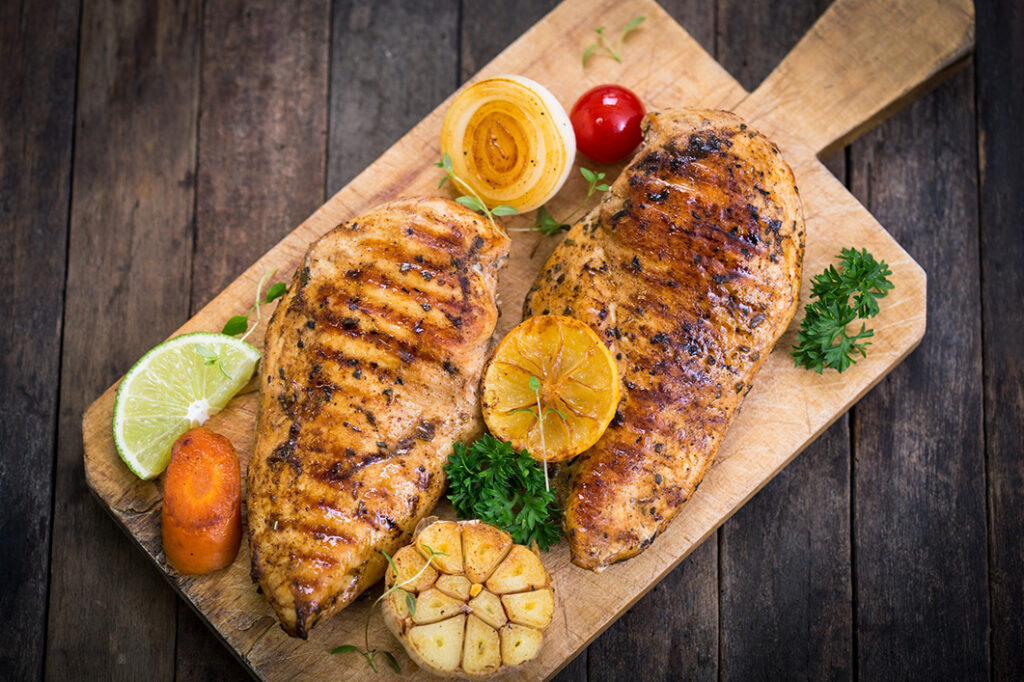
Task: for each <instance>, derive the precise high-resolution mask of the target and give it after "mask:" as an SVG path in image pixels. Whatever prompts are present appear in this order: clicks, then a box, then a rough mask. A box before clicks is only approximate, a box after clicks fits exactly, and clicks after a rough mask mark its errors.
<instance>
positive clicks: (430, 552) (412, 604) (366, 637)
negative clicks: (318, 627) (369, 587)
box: [331, 545, 448, 675]
mask: <svg viewBox="0 0 1024 682" xmlns="http://www.w3.org/2000/svg"><path fill="white" fill-rule="evenodd" d="M423 548H424V549H426V550H427V561H426V563H424V564H423V568H421V569H420V570H419V572H417V573H416V575H414V576H412V577H411V578H406V579H405V580H403V581H402V582H398V578H399V577H400V575H401V574H400V573H399V572H398V567H397V566H395V562H394V561H393V560H392V559H391V555H390V554H388V553H387V552H385V551H384V550H381V551H380V553H381V554H383V555H384V558H385V559H387V560H388V565H390V566H391V570H393V571H394V572H395V584H394V585H392V586H391V587H390V588H388V589H387V590H385V591H384V594H382V595H380V596H379V597H377V600H376V601H375V602H373V605H372V606H371V607H370V608H368V609H367V610H366V624H365V626H364V627H363V644H364V645H365V646H366V648H365V649H360V648H359V647H357V646H355V645H354V644H342V645H341V646H339V647H335V648H333V649H331V653H332V654H350V653H355V654H359V655H360V656H362V657H363V658H365V659H366V662H367V663H369V664H370V668H372V669H373V672H380V671H379V670H378V669H377V657H378V656H383V657H384V659H385V660H386V661H387V662H388V664H389V665H390V666H391V667H392V668H393V669H394V671H395V672H396V673H397V674H399V675H401V674H402V666H400V665H398V659H396V658H395V655H394V654H393V653H391V652H390V651H388V650H387V649H371V648H370V615H371V614H372V613H373V611H374V608H375V607H376V606H377V604H379V603H381V602H382V601H383V600H384V598H385V597H387V596H388V595H389V594H391V593H392V592H401V593H402V594H404V595H405V608H407V609H409V614H410V615H413V616H415V615H416V596H415V595H414V594H413V593H412V592H409V591H408V590H404V589H402V588H403V587H405V586H406V585H408V584H409V583H413V582H416V580H418V579H419V577H420V576H421V575H423V572H424V571H426V570H427V569H428V568H430V564H431V562H432V560H433V558H434V557H436V556H448V555H447V554H445V553H444V552H438V551H435V550H434V549H432V548H431V547H430V545H423Z"/></svg>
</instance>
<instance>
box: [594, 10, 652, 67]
mask: <svg viewBox="0 0 1024 682" xmlns="http://www.w3.org/2000/svg"><path fill="white" fill-rule="evenodd" d="M646 19H647V17H634V18H633V19H632V20H630V22H629V23H628V24H626V26H625V28H623V29H622V32H621V33H619V40H618V42H617V43H616V45H615V47H612V46H611V44H610V43H609V42H608V37H607V36H606V35H605V32H604V26H598V27H597V28H595V29H594V33H596V34H597V42H596V43H594V44H592V45H588V46H587V49H586V50H584V51H583V68H587V58H588V57H590V55H592V54H593V53H594V52H603V53H604V54H606V55H608V56H609V57H611V58H612V59H614V60H615V61H617V62H619V63H620V64H621V63H622V54H621V51H622V41H624V40H625V39H626V36H627V35H629V34H630V33H632V32H633V31H635V30H636V29H637V27H638V26H640V24H642V23H643V22H644V20H646Z"/></svg>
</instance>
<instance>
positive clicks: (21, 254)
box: [0, 2, 78, 680]
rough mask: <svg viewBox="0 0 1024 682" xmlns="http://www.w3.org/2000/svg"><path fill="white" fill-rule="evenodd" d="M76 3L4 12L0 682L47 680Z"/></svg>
mask: <svg viewBox="0 0 1024 682" xmlns="http://www.w3.org/2000/svg"><path fill="white" fill-rule="evenodd" d="M77 35H78V5H77V3H74V2H57V3H45V4H44V3H32V4H31V5H29V6H28V7H24V8H23V7H19V5H17V4H15V3H4V4H3V5H0V64H4V65H5V66H4V67H3V68H4V69H5V70H6V71H7V73H8V74H10V77H9V78H5V77H0V84H2V87H0V234H2V235H3V237H4V241H5V245H4V248H3V249H2V250H0V273H3V276H4V278H5V280H6V281H7V286H6V289H7V293H6V296H4V303H3V311H4V315H3V316H4V320H5V324H3V325H2V326H0V348H2V349H3V351H2V357H3V362H2V363H0V404H2V405H3V406H4V407H3V410H4V411H3V417H2V418H0V443H2V444H3V445H0V447H2V448H3V456H2V457H0V564H2V568H0V581H2V582H3V583H4V584H5V585H7V586H9V587H5V588H3V589H0V612H2V613H6V614H8V617H7V618H3V619H2V621H0V642H3V645H2V646H0V679H10V680H16V679H34V678H38V677H40V676H41V675H42V671H43V657H44V650H43V647H41V646H39V643H40V642H42V641H43V640H44V639H45V637H46V603H47V584H48V575H49V571H50V529H51V526H52V521H53V518H52V494H53V472H54V461H53V451H54V443H55V440H56V431H55V428H54V427H55V425H56V420H57V390H58V387H59V385H60V343H61V330H62V326H61V323H62V317H63V309H64V277H65V257H66V254H67V216H68V202H69V200H70V195H71V182H70V177H71V147H72V145H71V137H72V130H73V125H74V109H75V106H74V102H75V99H74V92H75V64H76V55H77V51H78V38H77Z"/></svg>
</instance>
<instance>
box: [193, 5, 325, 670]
mask: <svg viewBox="0 0 1024 682" xmlns="http://www.w3.org/2000/svg"><path fill="white" fill-rule="evenodd" d="M203 12H204V14H203V18H202V34H203V35H204V36H217V39H216V40H207V41H205V42H204V44H203V63H202V73H201V80H200V92H201V93H202V102H201V112H200V116H199V140H198V158H197V167H198V174H197V182H196V219H195V249H194V255H193V260H192V282H191V290H190V296H189V300H190V307H189V309H190V311H191V312H195V311H197V310H199V309H200V308H201V307H202V306H203V305H205V304H206V303H208V302H209V301H210V299H211V298H213V296H214V295H215V294H216V293H217V292H218V291H220V290H221V289H222V288H224V286H225V285H227V284H228V283H229V282H230V281H231V280H233V279H234V278H235V277H237V276H238V275H239V273H241V272H242V271H244V270H245V268H246V267H248V266H249V264H251V263H252V262H253V261H254V260H256V259H257V258H259V256H260V255H262V254H263V253H264V252H265V251H266V250H267V249H269V248H270V247H271V246H273V245H274V244H275V243H277V242H278V241H279V240H280V239H282V238H283V237H284V236H285V235H286V234H288V232H289V231H291V228H292V226H294V225H295V224H297V223H299V222H301V221H302V219H303V218H305V217H306V216H307V215H309V214H310V213H311V212H312V211H313V210H314V209H315V208H316V207H317V206H319V205H320V204H321V203H322V202H323V199H324V192H323V188H324V181H325V148H326V137H327V110H326V109H325V107H324V102H325V101H326V98H327V87H328V83H327V80H328V71H329V65H328V52H329V50H328V43H327V39H328V36H329V32H330V26H329V16H330V4H329V2H327V0H322V1H321V2H307V3H302V4H293V3H279V2H272V1H271V2H266V1H264V2H218V3H206V4H204V6H203ZM232 677H235V678H243V679H244V678H245V677H248V675H247V673H246V672H245V670H244V669H243V668H241V667H240V666H239V665H238V663H237V661H236V660H235V659H234V657H233V656H232V655H231V653H230V650H229V649H227V648H225V647H224V646H223V644H222V643H221V642H219V641H218V640H217V639H216V638H214V637H210V634H209V629H208V626H207V625H206V624H205V623H203V622H202V620H201V619H200V618H199V617H198V616H197V615H196V614H195V613H194V612H193V611H192V609H191V608H190V607H189V606H188V605H187V603H186V602H184V601H179V603H178V627H177V647H176V659H175V678H176V679H178V680H204V679H216V680H228V679H231V678H232Z"/></svg>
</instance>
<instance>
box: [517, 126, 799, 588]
mask: <svg viewBox="0 0 1024 682" xmlns="http://www.w3.org/2000/svg"><path fill="white" fill-rule="evenodd" d="M644 125H645V140H644V143H643V146H642V148H641V149H640V150H639V151H638V153H637V155H636V157H635V158H634V160H633V161H632V162H631V164H630V165H629V166H628V167H627V168H626V170H625V171H624V172H623V174H622V175H621V176H620V177H619V178H618V179H617V180H616V182H615V183H614V184H613V186H612V188H611V191H610V192H609V193H608V195H606V197H605V199H604V200H603V201H602V203H601V205H599V206H598V207H597V208H596V209H595V210H594V211H592V212H591V214H590V215H588V216H586V217H585V218H583V219H582V220H581V221H580V222H579V223H577V224H576V225H574V226H573V228H572V229H571V230H570V232H569V234H568V235H567V237H566V239H565V240H564V241H563V242H562V244H560V245H559V246H558V248H557V249H556V250H555V252H554V254H553V255H552V257H551V258H550V259H549V261H548V263H547V265H546V267H545V269H544V271H543V272H542V273H541V274H540V276H538V278H537V281H536V282H535V283H534V286H533V288H532V289H531V291H530V293H529V294H528V295H527V299H526V302H525V304H524V314H525V315H533V314H544V313H549V312H550V313H562V312H563V311H569V312H566V313H565V314H571V315H573V316H575V317H578V318H580V319H582V320H583V321H585V322H587V323H588V324H590V325H591V326H592V327H594V328H595V330H597V331H598V333H599V335H600V336H601V338H602V339H604V340H605V343H606V344H607V345H608V347H609V348H610V350H611V351H612V354H613V356H614V357H615V358H616V362H617V364H618V367H619V375H620V380H621V382H622V388H623V400H622V402H621V403H620V405H619V409H618V412H617V414H616V417H615V419H614V420H613V421H612V424H611V426H610V427H609V428H608V430H607V431H606V432H605V434H604V435H603V436H602V438H601V439H600V440H599V441H598V443H597V444H595V446H594V447H592V448H591V449H590V450H588V451H587V452H586V453H584V454H583V455H581V456H580V457H579V458H578V459H577V460H576V461H575V462H574V463H573V465H572V466H571V472H572V473H571V476H570V481H569V488H568V490H567V491H566V497H565V500H566V527H567V530H568V536H569V545H570V550H571V552H572V558H573V561H574V562H575V563H577V564H579V565H580V566H583V567H586V568H592V569H595V570H600V569H601V568H603V567H604V566H606V565H608V564H610V563H614V562H616V561H620V560H622V559H626V558H628V557H630V556H634V555H635V554H637V553H638V552H640V551H642V550H643V549H644V548H645V547H647V546H648V545H649V544H650V543H651V542H653V540H654V538H655V537H656V535H657V534H658V533H659V532H661V530H662V529H664V527H665V526H666V524H667V523H668V522H669V521H670V520H671V519H672V518H674V516H675V515H676V513H677V512H678V510H679V508H680V506H681V505H682V504H683V503H684V502H685V501H686V500H687V499H689V497H690V496H691V495H692V494H693V491H694V490H695V489H696V487H697V485H698V484H699V483H700V480H701V478H702V477H703V475H704V472H705V471H706V470H707V468H708V466H709V465H710V463H711V461H712V460H713V458H714V455H715V453H716V452H717V449H718V446H719V444H720V442H721V439H722V436H723V434H724V432H725V430H726V428H727V426H728V424H729V422H730V420H731V418H732V416H733V414H734V413H735V410H736V408H737V406H738V405H739V402H740V401H741V400H742V398H743V396H744V395H745V394H746V392H747V391H748V390H749V389H750V386H751V382H752V380H753V377H754V375H755V374H756V372H757V370H758V369H759V367H760V366H761V364H762V363H763V362H764V360H765V358H766V357H767V355H768V353H769V352H770V350H771V348H772V346H773V345H774V343H775V341H776V340H777V339H778V337H779V336H780V335H781V334H782V332H783V331H784V330H785V328H786V326H787V324H788V323H789V321H790V319H791V318H792V316H793V313H794V312H795V309H796V305H797V299H798V293H799V282H800V262H801V259H802V254H803V239H804V234H803V216H802V209H801V207H800V202H799V196H798V195H797V193H796V188H795V186H794V183H793V175H792V171H791V170H790V169H789V167H788V166H787V165H786V164H785V162H784V161H783V160H782V158H781V156H780V155H779V151H778V148H777V147H775V145H773V144H771V143H770V142H769V141H767V140H766V139H765V138H763V137H762V136H761V135H760V134H758V133H756V132H754V131H752V130H750V129H749V128H747V126H746V125H745V124H743V123H742V121H740V120H739V119H738V118H736V117H735V116H733V115H731V114H727V113H724V112H708V111H672V112H662V113H652V114H650V115H649V116H648V117H647V118H646V119H645V122H644Z"/></svg>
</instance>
